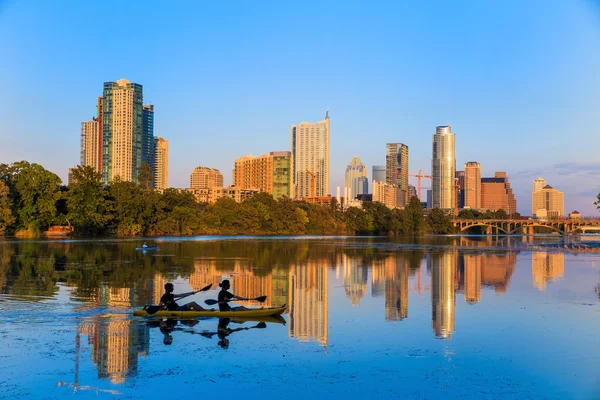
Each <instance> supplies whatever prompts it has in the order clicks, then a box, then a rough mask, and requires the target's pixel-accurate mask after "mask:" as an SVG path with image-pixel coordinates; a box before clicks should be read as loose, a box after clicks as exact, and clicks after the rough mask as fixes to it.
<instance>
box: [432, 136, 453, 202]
mask: <svg viewBox="0 0 600 400" xmlns="http://www.w3.org/2000/svg"><path fill="white" fill-rule="evenodd" d="M454 141H455V137H454V134H453V133H452V127H451V126H438V127H436V130H435V135H433V148H432V160H431V172H432V173H431V175H432V184H433V185H432V197H433V198H432V201H433V208H441V209H443V210H454V209H455V208H456V204H455V193H454V190H455V189H454V178H455V172H456V154H455V147H454Z"/></svg>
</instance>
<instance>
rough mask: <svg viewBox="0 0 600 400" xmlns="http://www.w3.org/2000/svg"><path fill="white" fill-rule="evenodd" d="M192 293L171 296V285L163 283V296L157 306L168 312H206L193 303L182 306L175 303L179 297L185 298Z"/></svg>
mask: <svg viewBox="0 0 600 400" xmlns="http://www.w3.org/2000/svg"><path fill="white" fill-rule="evenodd" d="M193 293H194V292H188V293H180V294H173V284H172V283H170V282H168V283H165V294H163V295H162V297H161V298H160V304H159V306H164V307H166V309H167V310H169V311H206V308H203V307H202V306H200V305H199V304H198V303H196V302H195V301H192V302H190V303H187V304H184V305H182V306H180V305H179V304H177V302H176V301H175V300H177V299H179V298H181V297H185V296H188V295H190V294H193Z"/></svg>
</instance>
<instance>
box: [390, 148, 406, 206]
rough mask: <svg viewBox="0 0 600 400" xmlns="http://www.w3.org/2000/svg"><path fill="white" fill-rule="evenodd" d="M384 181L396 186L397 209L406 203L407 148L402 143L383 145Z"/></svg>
mask: <svg viewBox="0 0 600 400" xmlns="http://www.w3.org/2000/svg"><path fill="white" fill-rule="evenodd" d="M385 181H386V183H387V184H389V185H393V186H396V187H397V188H398V191H399V194H398V198H399V203H400V204H399V205H398V206H399V207H404V206H405V205H406V204H407V202H408V146H407V145H405V144H403V143H387V144H386V145H385Z"/></svg>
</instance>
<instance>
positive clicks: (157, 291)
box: [152, 272, 167, 304]
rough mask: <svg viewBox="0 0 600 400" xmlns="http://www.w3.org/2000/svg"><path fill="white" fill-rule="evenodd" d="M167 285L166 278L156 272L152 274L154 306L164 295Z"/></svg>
mask: <svg viewBox="0 0 600 400" xmlns="http://www.w3.org/2000/svg"><path fill="white" fill-rule="evenodd" d="M166 283H167V278H165V277H164V275H163V274H161V273H160V272H157V273H156V274H154V282H153V284H152V286H154V296H153V299H154V304H158V303H160V298H161V297H162V295H163V293H165V284H166Z"/></svg>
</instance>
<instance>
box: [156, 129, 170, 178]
mask: <svg viewBox="0 0 600 400" xmlns="http://www.w3.org/2000/svg"><path fill="white" fill-rule="evenodd" d="M152 148H153V149H154V157H153V162H154V165H153V166H152V169H153V171H154V188H155V189H159V190H163V189H166V188H168V187H169V141H168V140H165V139H163V138H161V137H156V138H154V145H153V146H152Z"/></svg>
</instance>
